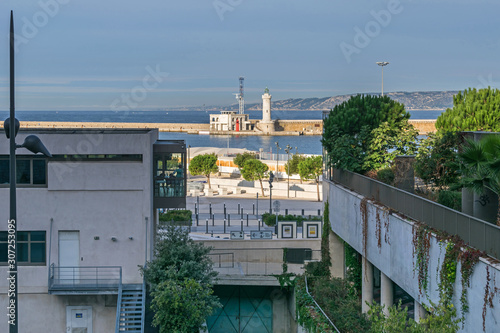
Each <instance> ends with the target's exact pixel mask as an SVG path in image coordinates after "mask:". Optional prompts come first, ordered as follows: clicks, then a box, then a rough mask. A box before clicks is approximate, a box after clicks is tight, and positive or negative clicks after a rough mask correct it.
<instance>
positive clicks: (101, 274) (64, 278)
mask: <svg viewBox="0 0 500 333" xmlns="http://www.w3.org/2000/svg"><path fill="white" fill-rule="evenodd" d="M121 281H122V268H121V266H72V267H67V266H66V267H59V266H55V264H52V265H51V266H50V272H49V291H70V292H71V291H74V292H77V291H89V290H92V291H101V290H102V291H110V290H116V292H118V288H119V286H120V284H121Z"/></svg>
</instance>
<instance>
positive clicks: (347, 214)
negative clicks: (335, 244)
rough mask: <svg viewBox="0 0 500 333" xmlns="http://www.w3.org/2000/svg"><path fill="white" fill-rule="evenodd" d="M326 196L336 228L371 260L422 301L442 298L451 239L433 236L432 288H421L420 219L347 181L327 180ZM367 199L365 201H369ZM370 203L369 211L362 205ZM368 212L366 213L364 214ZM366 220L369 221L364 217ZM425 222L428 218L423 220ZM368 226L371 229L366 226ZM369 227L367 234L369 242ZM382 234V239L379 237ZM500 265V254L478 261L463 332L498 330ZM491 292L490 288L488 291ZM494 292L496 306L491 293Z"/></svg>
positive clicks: (456, 287) (455, 299) (456, 290)
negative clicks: (417, 250) (441, 285)
mask: <svg viewBox="0 0 500 333" xmlns="http://www.w3.org/2000/svg"><path fill="white" fill-rule="evenodd" d="M323 186H324V193H325V201H326V200H328V202H329V205H330V216H329V218H330V223H331V228H332V230H333V232H335V233H336V234H337V235H338V236H339V237H341V238H342V239H343V240H344V241H346V242H347V243H349V244H350V245H351V246H352V247H353V248H354V249H355V250H356V251H358V252H359V253H361V254H362V255H365V256H366V258H367V259H368V261H369V262H370V263H372V264H373V265H374V266H376V267H377V268H378V269H379V270H380V271H381V272H383V273H384V274H385V275H386V276H387V277H389V278H390V279H391V280H392V281H393V282H394V283H396V284H398V285H399V286H400V287H401V288H403V289H404V290H405V291H406V292H407V293H408V294H410V295H411V296H412V297H413V298H414V299H415V300H416V301H418V302H419V303H421V304H424V305H430V301H432V302H433V303H435V304H438V303H439V292H438V283H439V271H440V269H441V264H442V262H443V260H444V255H445V252H446V250H445V245H443V244H439V242H438V240H437V239H436V237H434V236H432V237H431V239H430V249H429V267H428V275H429V279H428V288H427V292H426V293H425V292H424V293H421V292H420V291H419V285H418V271H416V270H415V264H416V260H417V258H416V257H415V256H414V255H413V253H414V246H413V242H412V240H413V227H414V222H412V221H410V220H408V219H407V218H405V217H403V216H400V215H398V214H397V213H394V212H389V210H387V209H384V208H383V207H382V206H379V205H377V204H375V203H373V202H371V201H369V200H368V201H366V199H365V200H363V199H364V198H363V197H362V196H361V195H358V194H357V193H355V192H352V191H350V190H348V189H346V188H345V187H343V186H341V185H339V184H336V183H333V182H330V181H324V182H323ZM363 201H364V203H363ZM365 203H366V215H365V213H364V212H363V211H364V209H363V207H362V206H364V204H365ZM364 215H365V218H364V217H363V216H364ZM363 221H365V222H363ZM422 222H425V221H422ZM364 228H365V230H363V229H364ZM363 233H365V235H366V243H365V244H364V240H363ZM379 239H380V242H379ZM461 283H462V281H461V274H460V263H458V264H457V278H456V281H455V285H454V295H453V303H454V305H455V307H456V308H457V313H458V317H459V318H460V317H461V315H462V313H461V303H460V296H461V292H462V287H461ZM498 290H500V265H499V264H498V260H486V259H483V258H481V260H480V261H479V262H478V263H477V264H476V266H475V269H474V272H473V274H472V276H471V280H470V288H469V289H468V305H469V312H468V313H466V314H465V321H464V323H463V327H462V326H461V327H460V332H483V311H485V312H484V327H485V330H484V332H498V331H499V327H500V326H499V325H500V322H499V321H500V292H499V291H498ZM487 292H488V293H489V294H486V293H487ZM489 297H492V306H490V304H489V303H487V301H486V300H487V299H488V298H489Z"/></svg>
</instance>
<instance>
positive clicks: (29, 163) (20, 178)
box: [0, 155, 47, 186]
mask: <svg viewBox="0 0 500 333" xmlns="http://www.w3.org/2000/svg"><path fill="white" fill-rule="evenodd" d="M9 173H10V161H9V156H6V155H3V156H0V186H6V185H9V180H10V174H9ZM16 184H18V185H20V186H33V185H35V186H44V185H47V158H45V157H43V156H22V155H18V156H16Z"/></svg>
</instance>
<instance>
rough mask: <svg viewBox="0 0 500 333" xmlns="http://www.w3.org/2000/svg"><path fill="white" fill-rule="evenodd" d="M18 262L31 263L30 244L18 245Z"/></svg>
mask: <svg viewBox="0 0 500 333" xmlns="http://www.w3.org/2000/svg"><path fill="white" fill-rule="evenodd" d="M17 261H19V262H28V261H29V244H28V243H17Z"/></svg>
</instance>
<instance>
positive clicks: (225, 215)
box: [224, 202, 227, 218]
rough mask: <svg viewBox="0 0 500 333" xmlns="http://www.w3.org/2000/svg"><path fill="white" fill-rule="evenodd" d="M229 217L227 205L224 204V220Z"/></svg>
mask: <svg viewBox="0 0 500 333" xmlns="http://www.w3.org/2000/svg"><path fill="white" fill-rule="evenodd" d="M226 217H227V214H226V203H225V202H224V218H226Z"/></svg>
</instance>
